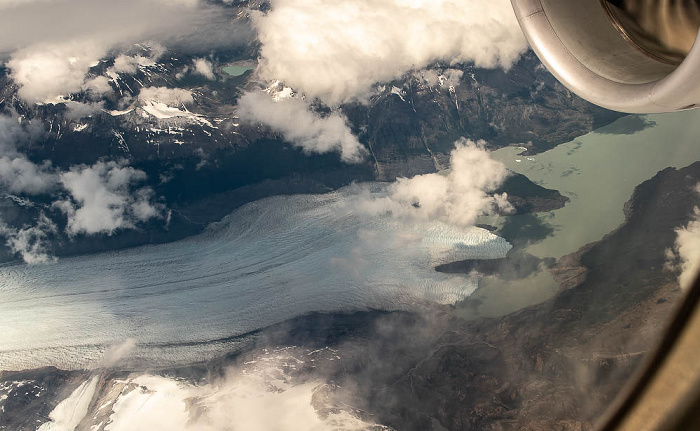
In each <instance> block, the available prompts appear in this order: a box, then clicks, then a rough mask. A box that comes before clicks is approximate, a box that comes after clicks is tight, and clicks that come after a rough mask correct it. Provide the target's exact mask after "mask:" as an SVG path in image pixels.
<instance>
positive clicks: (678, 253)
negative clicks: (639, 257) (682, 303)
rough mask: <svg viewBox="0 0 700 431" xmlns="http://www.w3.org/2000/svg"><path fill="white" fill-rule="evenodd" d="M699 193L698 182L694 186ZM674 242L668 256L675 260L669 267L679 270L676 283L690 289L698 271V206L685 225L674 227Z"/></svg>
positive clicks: (699, 222) (699, 260) (699, 250)
mask: <svg viewBox="0 0 700 431" xmlns="http://www.w3.org/2000/svg"><path fill="white" fill-rule="evenodd" d="M695 190H696V192H697V193H698V194H700V183H699V184H697V185H696V186H695ZM676 235H677V237H676V243H675V245H674V249H673V251H672V252H671V253H669V256H668V257H669V258H671V259H672V260H675V261H677V262H678V263H677V265H673V264H671V265H670V266H671V269H677V270H680V275H679V276H678V283H679V284H680V286H681V288H682V289H690V286H692V284H693V282H694V281H695V277H697V276H698V273H700V208H698V207H695V208H694V212H693V219H692V220H691V221H690V222H688V224H687V225H686V226H685V227H681V228H678V229H676Z"/></svg>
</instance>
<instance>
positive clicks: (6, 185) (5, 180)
mask: <svg viewBox="0 0 700 431" xmlns="http://www.w3.org/2000/svg"><path fill="white" fill-rule="evenodd" d="M18 120H19V118H18V117H17V116H16V115H15V116H11V117H0V190H3V191H7V192H10V193H20V194H41V193H45V192H48V191H51V190H52V189H53V188H54V187H55V185H56V176H55V175H54V173H53V169H52V167H51V163H49V162H46V161H45V162H44V163H42V164H40V165H37V164H35V163H33V162H32V161H30V160H29V159H27V157H26V156H25V155H24V154H21V153H20V152H18V151H17V148H16V145H17V144H18V143H21V142H24V141H26V140H28V139H29V138H30V136H31V133H32V131H31V130H26V129H25V128H23V127H22V125H21V124H20V122H19V121H18Z"/></svg>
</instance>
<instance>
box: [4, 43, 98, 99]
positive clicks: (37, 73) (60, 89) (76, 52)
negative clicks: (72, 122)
mask: <svg viewBox="0 0 700 431" xmlns="http://www.w3.org/2000/svg"><path fill="white" fill-rule="evenodd" d="M107 49H108V47H107V46H106V45H104V44H102V43H100V42H95V41H91V40H83V41H76V42H72V43H67V44H61V45H40V46H32V47H29V48H25V49H22V50H20V51H17V52H15V53H14V54H13V55H12V58H11V59H10V61H9V62H8V67H9V68H10V70H11V73H10V76H11V77H12V79H13V80H14V81H15V82H16V83H17V84H18V85H19V86H20V89H19V92H18V94H19V96H20V97H21V98H22V99H24V100H26V101H28V102H31V103H36V102H57V101H60V100H61V96H66V95H68V94H71V93H77V92H80V91H83V90H93V91H97V92H104V91H106V90H107V88H108V87H109V85H108V84H106V80H105V81H102V82H100V81H91V80H89V79H87V78H86V75H87V72H88V69H89V68H90V67H91V65H93V64H95V63H96V62H97V60H99V59H100V58H101V57H103V56H104V55H105V54H106V53H107ZM105 85H107V87H105Z"/></svg>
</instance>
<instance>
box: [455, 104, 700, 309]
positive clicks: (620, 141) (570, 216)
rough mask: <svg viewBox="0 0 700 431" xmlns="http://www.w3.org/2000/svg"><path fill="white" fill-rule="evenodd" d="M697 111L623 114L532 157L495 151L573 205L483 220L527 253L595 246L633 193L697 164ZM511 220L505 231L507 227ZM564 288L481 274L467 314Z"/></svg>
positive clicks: (544, 278) (542, 277)
mask: <svg viewBox="0 0 700 431" xmlns="http://www.w3.org/2000/svg"><path fill="white" fill-rule="evenodd" d="M699 137H700V110H691V111H684V112H675V113H672V114H655V115H644V116H636V115H635V116H627V117H622V118H620V119H619V120H617V121H616V122H614V123H612V124H610V125H608V126H605V127H602V128H600V129H598V130H596V131H594V132H591V133H588V134H586V135H584V136H581V137H579V138H577V139H575V140H573V141H571V142H568V143H565V144H562V145H559V146H557V147H555V148H553V149H551V150H549V151H546V152H544V153H541V154H536V155H532V156H525V155H522V154H521V153H522V152H523V150H524V148H517V147H507V148H502V149H500V150H497V151H494V152H493V153H492V154H491V157H493V158H494V159H497V160H500V161H502V162H503V163H505V164H506V166H508V168H510V169H512V170H513V171H515V172H518V173H521V174H523V175H525V176H526V177H528V178H529V179H530V180H532V181H533V182H535V183H537V184H539V185H541V186H543V187H547V188H552V189H556V190H559V191H560V192H561V193H562V194H563V195H564V196H567V197H568V198H569V199H570V201H569V202H567V203H566V205H565V206H564V207H563V208H561V209H558V210H555V211H552V212H547V213H540V214H535V215H530V214H527V215H520V216H509V217H505V218H504V217H486V218H484V219H483V220H481V222H483V223H487V224H491V225H494V226H498V227H501V228H504V230H507V231H508V233H509V234H510V235H509V238H512V237H516V238H517V237H518V236H520V240H521V241H523V242H525V243H528V245H527V246H525V247H524V248H523V252H524V253H530V254H533V255H535V256H538V257H541V258H545V257H554V258H557V259H558V258H560V257H562V256H564V255H566V254H569V253H573V252H575V251H577V250H578V249H579V248H581V247H582V246H584V245H586V244H588V243H591V242H594V241H598V240H600V239H602V238H603V236H604V235H606V234H607V233H609V232H611V231H613V230H614V229H616V228H617V227H618V226H620V224H621V223H623V222H624V213H623V207H624V204H625V202H627V200H629V199H630V197H631V196H632V192H633V191H634V188H635V187H636V186H637V185H639V184H641V183H642V182H644V181H646V180H648V179H650V178H652V177H653V176H654V175H656V173H657V172H659V171H660V170H662V169H665V168H668V167H675V168H682V167H685V166H688V165H690V164H692V163H694V162H695V161H698V160H700V138H699ZM506 223H507V226H504V224H506ZM558 290H559V285H558V284H557V282H556V281H554V280H553V279H552V276H551V275H550V273H549V272H548V271H546V270H541V271H540V272H536V273H533V274H531V275H530V276H528V277H526V278H524V279H521V280H502V279H499V278H498V277H493V276H490V277H484V278H483V279H482V280H481V282H480V286H479V291H478V292H476V293H475V294H474V295H473V296H472V297H471V299H472V300H473V301H472V302H471V303H470V304H467V308H465V309H462V310H461V314H462V315H464V316H465V317H476V316H496V315H502V314H506V313H509V312H512V311H515V310H518V309H520V308H522V307H525V306H528V305H532V304H536V303H539V302H542V301H544V300H546V299H548V298H550V297H551V296H552V295H554V294H555V293H556V292H557V291H558Z"/></svg>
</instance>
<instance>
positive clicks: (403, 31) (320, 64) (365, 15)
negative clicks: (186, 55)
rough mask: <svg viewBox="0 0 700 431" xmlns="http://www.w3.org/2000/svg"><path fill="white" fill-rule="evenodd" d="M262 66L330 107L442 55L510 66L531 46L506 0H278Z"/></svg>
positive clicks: (257, 18)
mask: <svg viewBox="0 0 700 431" xmlns="http://www.w3.org/2000/svg"><path fill="white" fill-rule="evenodd" d="M253 23H254V25H255V27H256V28H257V30H258V35H259V38H260V41H261V43H262V48H261V56H262V60H261V65H260V67H261V71H262V73H263V75H264V76H265V77H266V78H269V79H278V80H281V81H283V82H285V83H286V84H287V85H290V86H291V87H293V88H297V89H299V90H300V91H302V92H304V93H305V94H306V95H308V96H311V97H319V98H321V99H322V100H323V101H324V102H325V103H327V104H329V105H336V104H338V103H341V102H343V101H348V100H351V99H360V100H362V99H363V98H365V97H366V96H367V95H368V94H369V93H370V91H371V88H372V86H373V85H374V84H375V83H378V82H384V81H389V80H392V79H395V78H398V77H400V76H401V75H403V74H404V73H406V72H407V71H409V70H411V69H422V68H424V67H425V66H427V65H428V64H430V63H432V62H435V61H438V60H441V61H447V62H474V63H475V64H476V65H477V66H479V67H498V66H502V67H508V66H510V65H511V64H512V63H513V62H514V61H515V60H516V59H517V58H518V57H519V55H520V54H521V53H522V52H523V51H524V50H525V49H526V47H527V44H526V42H525V38H524V37H523V35H522V32H521V30H520V27H519V26H518V23H517V21H516V19H515V15H514V13H513V9H512V7H511V4H510V2H509V1H508V0H493V1H489V2H483V1H481V0H346V1H332V2H329V1H324V0H274V1H273V5H272V10H271V11H270V12H269V13H267V14H266V15H265V14H262V13H254V14H253Z"/></svg>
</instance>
